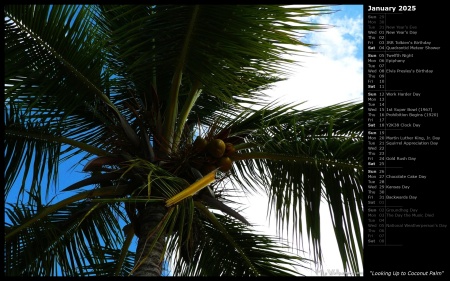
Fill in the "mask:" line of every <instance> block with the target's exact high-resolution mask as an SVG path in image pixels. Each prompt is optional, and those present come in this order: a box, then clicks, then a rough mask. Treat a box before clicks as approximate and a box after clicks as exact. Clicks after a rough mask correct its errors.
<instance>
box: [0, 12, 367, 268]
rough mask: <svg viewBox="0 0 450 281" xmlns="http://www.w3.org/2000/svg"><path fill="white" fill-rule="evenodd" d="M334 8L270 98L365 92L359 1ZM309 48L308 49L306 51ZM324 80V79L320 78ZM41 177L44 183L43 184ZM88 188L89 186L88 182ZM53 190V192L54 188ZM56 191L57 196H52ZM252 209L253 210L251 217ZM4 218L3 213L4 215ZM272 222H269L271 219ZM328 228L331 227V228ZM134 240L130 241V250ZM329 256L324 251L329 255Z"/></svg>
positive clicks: (312, 99)
mask: <svg viewBox="0 0 450 281" xmlns="http://www.w3.org/2000/svg"><path fill="white" fill-rule="evenodd" d="M336 8H338V9H340V11H339V12H337V13H334V14H332V15H328V16H322V17H319V18H317V20H318V22H320V23H325V24H330V25H333V26H334V27H333V28H330V30H328V31H325V32H320V33H315V34H312V35H310V36H308V37H307V38H308V40H311V42H310V43H315V44H320V46H318V47H316V48H314V49H312V51H313V52H315V54H314V55H311V56H309V57H302V58H300V60H301V62H302V66H301V67H299V68H295V69H293V74H292V77H291V78H290V79H289V80H287V81H284V82H281V83H280V84H279V85H277V86H276V87H275V88H274V89H272V90H269V91H268V92H267V93H268V94H270V95H271V96H272V97H273V99H274V100H275V99H278V100H281V101H285V102H298V101H300V100H301V101H307V102H306V104H305V106H306V107H310V106H324V105H329V104H333V103H337V102H341V101H346V100H361V101H362V98H363V96H362V94H363V33H362V32H363V25H362V20H363V6H362V5H345V6H339V7H337V6H336ZM309 51H311V50H309ZM323 81H327V82H326V83H323ZM86 163H87V161H84V162H81V163H79V158H75V159H71V160H70V161H66V162H63V163H61V165H60V168H59V172H60V175H59V179H58V182H57V184H56V186H55V185H52V189H51V191H52V192H51V193H50V194H49V197H48V198H47V199H48V201H50V200H52V199H54V200H53V201H54V202H55V201H60V200H62V199H64V198H66V197H68V196H70V195H73V194H75V193H74V192H58V190H62V189H64V188H65V187H67V186H69V185H70V184H72V183H74V182H77V181H80V180H82V179H84V178H86V177H88V174H86V173H83V172H81V170H82V168H83V166H84V165H85V164H86ZM22 177H23V173H22V174H21V175H19V177H18V180H17V182H16V185H18V186H20V184H21V179H22ZM45 181H46V179H44V182H43V184H44V185H45V184H46V182H45ZM88 188H91V187H88ZM55 190H56V191H57V192H56V193H55V192H54V191H55ZM54 196H56V198H53V197H54ZM16 200H17V193H16V192H13V191H12V192H10V194H9V197H8V198H6V202H15V201H16ZM250 200H251V202H252V203H254V202H261V205H255V204H249V202H250ZM243 202H244V203H246V204H249V205H253V206H252V207H253V209H249V208H248V209H246V210H244V214H247V215H248V218H250V219H251V220H252V219H256V218H258V217H259V218H260V217H261V215H260V214H261V208H263V210H264V211H265V210H266V207H267V204H266V203H265V202H267V201H255V200H253V199H244V200H243ZM255 214H257V215H256V216H255ZM5 220H6V221H7V218H6V217H5ZM252 221H253V222H255V223H257V224H261V225H262V228H261V229H263V230H264V231H266V232H268V233H270V234H274V233H275V232H274V229H275V228H274V227H273V226H270V224H268V223H267V219H265V218H262V220H261V221H255V220H252ZM272 224H273V221H272ZM330 233H332V232H330ZM322 239H323V243H324V244H323V248H324V249H331V250H330V251H329V253H327V252H325V267H324V270H325V272H326V270H341V271H342V266H341V261H340V257H339V255H338V254H337V253H336V251H337V247H336V246H333V242H334V241H335V238H334V234H332V237H324V238H322ZM135 246H136V244H135V243H134V244H133V245H132V247H131V248H132V250H134V247H135ZM327 255H328V256H327ZM302 273H304V274H307V275H309V274H313V275H314V274H315V273H312V272H302Z"/></svg>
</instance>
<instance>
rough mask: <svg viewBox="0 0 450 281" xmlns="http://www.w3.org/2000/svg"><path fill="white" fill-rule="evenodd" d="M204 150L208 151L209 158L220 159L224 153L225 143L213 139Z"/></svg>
mask: <svg viewBox="0 0 450 281" xmlns="http://www.w3.org/2000/svg"><path fill="white" fill-rule="evenodd" d="M206 150H207V151H208V153H209V154H211V156H213V157H215V158H220V157H222V156H223V154H224V152H225V143H224V142H223V140H221V139H213V140H212V141H211V142H210V143H208V145H207V146H206Z"/></svg>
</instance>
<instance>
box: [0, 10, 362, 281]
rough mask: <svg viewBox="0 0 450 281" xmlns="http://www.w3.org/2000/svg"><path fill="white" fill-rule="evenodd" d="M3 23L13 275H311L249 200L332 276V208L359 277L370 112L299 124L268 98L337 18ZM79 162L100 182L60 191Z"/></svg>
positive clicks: (275, 15)
mask: <svg viewBox="0 0 450 281" xmlns="http://www.w3.org/2000/svg"><path fill="white" fill-rule="evenodd" d="M4 10H5V106H4V109H5V113H4V117H5V118H4V120H5V121H4V125H5V141H4V144H5V198H6V197H7V196H8V195H10V193H11V192H12V191H14V192H18V196H17V198H18V200H17V201H16V202H12V203H11V202H10V203H8V204H7V205H6V206H5V211H6V216H5V218H7V220H6V224H5V273H6V274H7V275H27V276H38V275H40V276H54V275H60V276H61V275H62V276H90V275H97V276H100V275H109V276H113V275H119V276H127V275H135V276H159V275H161V273H162V265H163V264H164V262H165V261H167V262H168V261H170V262H171V263H172V264H174V267H173V268H172V273H173V274H174V275H202V276H203V275H207V276H219V275H221V276H224V275H233V276H261V275H299V273H298V271H297V270H296V266H306V265H305V262H307V261H308V259H305V258H302V256H301V255H299V254H294V253H292V251H290V249H289V248H288V246H287V245H286V243H284V242H283V241H281V242H280V241H278V240H277V239H276V237H272V236H268V235H264V234H261V233H259V232H257V231H255V229H254V226H253V225H252V218H251V217H244V216H243V215H242V214H241V213H240V210H242V208H243V207H245V206H241V205H237V204H236V199H235V197H234V196H236V194H238V195H239V196H246V195H249V194H252V193H253V192H263V193H265V194H267V195H268V197H269V204H268V208H269V209H270V211H271V212H272V213H274V214H275V215H276V217H277V219H278V221H277V225H278V227H279V229H280V230H283V229H285V228H286V227H288V231H291V232H292V233H293V235H294V236H295V237H297V236H298V237H302V236H305V235H307V238H308V241H309V243H310V245H312V248H313V250H312V251H313V253H314V261H315V262H317V264H320V263H321V260H322V252H321V247H320V245H321V240H320V233H321V232H320V216H319V209H320V206H321V203H322V204H326V205H327V206H329V209H330V216H331V218H332V222H333V228H334V231H335V236H336V241H337V243H338V245H339V250H340V254H341V257H342V263H343V265H344V267H345V269H348V270H352V271H354V272H359V268H358V261H360V259H361V258H362V241H361V229H360V224H361V219H362V201H363V200H362V184H361V183H362V151H363V150H362V144H363V142H362V132H363V113H362V104H361V103H352V102H343V103H339V104H336V105H333V106H328V107H324V108H309V109H303V110H300V109H297V108H298V107H296V106H297V104H287V105H283V104H274V103H269V102H267V99H266V97H265V95H264V94H263V92H262V91H263V90H266V89H269V88H270V87H271V86H272V85H273V84H274V83H275V82H277V81H281V80H283V79H285V78H286V77H287V75H288V74H289V67H290V66H291V65H292V64H293V63H294V61H292V60H290V59H288V58H287V57H286V56H285V55H286V54H296V53H298V52H299V51H298V50H297V49H295V48H293V47H292V46H295V45H297V46H298V45H307V44H306V43H305V42H303V41H302V36H303V35H304V34H306V33H307V32H315V31H317V30H321V29H323V28H325V26H322V25H318V24H314V23H313V22H311V20H310V18H311V16H320V15H322V14H325V13H330V12H332V10H331V9H330V8H329V7H322V6H315V7H312V6H311V7H294V6H286V7H284V6H276V5H268V6H259V5H258V6H256V5H187V6H181V5H179V6H177V5H156V6H127V5H122V6H99V5H85V6H82V5H81V6H80V5H54V6H52V5H8V6H5V8H4ZM68 159H79V160H78V162H79V163H80V165H81V166H82V168H83V169H82V172H83V173H85V174H86V178H84V179H83V180H81V181H74V182H73V183H72V184H70V185H69V186H59V185H58V181H57V179H58V178H60V177H64V174H63V173H61V172H60V171H59V170H58V166H59V165H60V164H61V163H62V162H64V161H66V160H68ZM20 171H22V172H23V175H24V176H23V178H22V179H20V178H19V175H20V174H21V173H20ZM52 188H55V190H54V191H52ZM55 192H56V193H58V194H59V195H61V194H62V195H66V196H65V197H64V199H62V200H59V201H57V198H56V196H55V197H54V198H53V199H52V200H46V197H45V195H46V194H47V195H48V194H55ZM134 237H137V241H138V243H137V248H136V252H133V251H132V249H131V248H130V246H131V245H132V241H133V238H134ZM299 239H300V238H299Z"/></svg>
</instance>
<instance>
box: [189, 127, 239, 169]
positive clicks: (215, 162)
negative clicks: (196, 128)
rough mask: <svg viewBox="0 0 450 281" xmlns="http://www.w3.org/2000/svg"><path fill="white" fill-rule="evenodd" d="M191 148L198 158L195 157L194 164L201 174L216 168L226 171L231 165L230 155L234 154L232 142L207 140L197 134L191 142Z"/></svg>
mask: <svg viewBox="0 0 450 281" xmlns="http://www.w3.org/2000/svg"><path fill="white" fill-rule="evenodd" d="M193 150H194V153H196V154H197V155H198V156H199V158H200V159H198V158H197V160H198V161H196V164H197V166H198V168H199V169H200V172H202V174H207V173H209V172H211V171H212V170H215V169H216V168H218V169H219V170H220V171H222V172H227V171H229V170H230V169H231V167H232V165H233V161H232V160H231V159H230V156H231V155H233V154H234V152H235V148H234V146H233V144H232V143H225V142H224V141H223V140H221V139H212V140H210V141H208V140H206V139H204V138H202V137H200V136H198V137H197V138H196V139H195V141H194V143H193Z"/></svg>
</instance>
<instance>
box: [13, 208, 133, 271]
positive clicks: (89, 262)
mask: <svg viewBox="0 0 450 281" xmlns="http://www.w3.org/2000/svg"><path fill="white" fill-rule="evenodd" d="M88 204H89V203H87V202H77V203H73V204H70V205H67V206H66V207H65V208H62V209H59V210H58V211H56V212H54V213H52V214H50V215H48V216H46V217H44V218H42V219H41V220H39V221H37V222H36V223H35V224H33V225H31V226H30V227H28V228H27V229H26V231H22V232H20V233H19V234H18V235H15V236H14V237H13V239H8V240H7V242H6V243H5V258H6V261H7V263H6V264H7V267H6V268H5V273H6V275H8V276H60V275H61V274H62V275H63V276H89V275H90V274H91V272H89V271H86V270H85V269H86V268H93V269H95V272H96V273H98V270H99V268H102V269H104V270H106V269H108V268H107V267H106V266H107V265H109V266H111V265H110V263H111V262H114V261H117V260H118V254H119V253H120V251H119V250H120V247H121V246H122V244H123V234H122V230H121V228H120V225H119V224H118V223H117V218H116V216H117V214H120V212H121V211H120V210H118V209H117V207H115V206H113V205H110V206H108V205H107V204H102V205H100V206H99V207H97V208H95V207H94V206H92V207H90V208H89V209H87V208H86V206H87V205H88ZM40 208H43V206H37V209H31V208H30V206H28V205H23V206H11V208H7V209H6V215H7V217H8V219H9V220H10V221H11V226H7V227H6V228H5V230H6V233H8V232H9V231H10V230H11V229H12V228H13V225H20V224H22V223H23V222H24V221H27V220H29V219H31V218H32V217H34V216H35V214H36V211H37V210H38V209H40ZM101 248H102V249H103V250H105V251H95V249H101ZM108 253H109V254H111V256H108ZM113 253H114V255H113ZM130 255H131V256H130ZM130 257H132V253H130V254H129V257H128V263H125V264H124V265H123V267H124V269H123V270H125V271H127V269H126V267H127V266H128V267H129V259H130ZM127 264H128V265H127ZM113 270H114V268H111V267H110V268H109V271H110V272H109V274H108V275H113V274H112V271H113Z"/></svg>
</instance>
